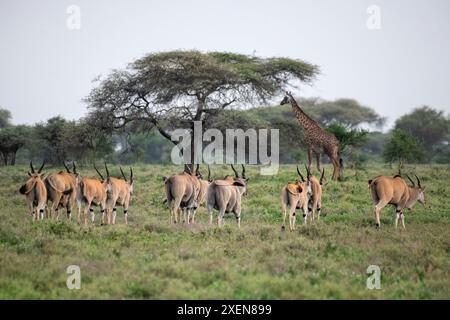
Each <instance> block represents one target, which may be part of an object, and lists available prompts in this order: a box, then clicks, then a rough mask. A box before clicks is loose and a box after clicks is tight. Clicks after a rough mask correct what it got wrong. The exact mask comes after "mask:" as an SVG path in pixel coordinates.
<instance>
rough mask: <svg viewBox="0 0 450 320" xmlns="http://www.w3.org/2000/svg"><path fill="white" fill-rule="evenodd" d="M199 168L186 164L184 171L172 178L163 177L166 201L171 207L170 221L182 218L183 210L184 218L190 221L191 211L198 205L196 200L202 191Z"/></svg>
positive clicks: (175, 221) (176, 221)
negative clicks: (193, 168)
mask: <svg viewBox="0 0 450 320" xmlns="http://www.w3.org/2000/svg"><path fill="white" fill-rule="evenodd" d="M197 170H198V166H197ZM197 170H195V171H193V170H191V168H190V166H188V165H185V166H184V172H183V173H179V174H176V175H173V176H171V177H170V178H167V177H163V181H164V188H165V191H166V201H167V203H168V205H169V208H170V221H173V222H174V223H178V220H181V211H183V220H184V221H187V223H189V222H190V221H189V220H190V219H189V218H190V214H191V211H192V210H193V208H195V207H198V204H197V203H196V201H197V198H198V193H199V191H200V182H199V179H198V178H197V176H196V171H197ZM186 213H187V219H186Z"/></svg>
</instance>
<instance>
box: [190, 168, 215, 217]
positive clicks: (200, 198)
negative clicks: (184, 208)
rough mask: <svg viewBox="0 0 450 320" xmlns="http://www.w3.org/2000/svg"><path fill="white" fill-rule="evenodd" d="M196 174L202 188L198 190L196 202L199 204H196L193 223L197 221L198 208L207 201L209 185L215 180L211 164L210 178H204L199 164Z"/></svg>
mask: <svg viewBox="0 0 450 320" xmlns="http://www.w3.org/2000/svg"><path fill="white" fill-rule="evenodd" d="M195 175H196V176H197V178H198V179H199V182H200V190H199V192H198V196H197V200H196V202H195V204H196V205H197V206H195V207H194V208H193V212H192V219H191V223H195V215H196V213H197V209H198V207H200V206H201V205H203V203H205V200H206V192H207V191H208V187H209V186H210V184H211V182H212V181H213V179H212V178H211V169H210V167H209V165H208V179H207V180H205V179H203V175H202V174H201V172H200V170H199V167H198V166H197V170H196V173H195Z"/></svg>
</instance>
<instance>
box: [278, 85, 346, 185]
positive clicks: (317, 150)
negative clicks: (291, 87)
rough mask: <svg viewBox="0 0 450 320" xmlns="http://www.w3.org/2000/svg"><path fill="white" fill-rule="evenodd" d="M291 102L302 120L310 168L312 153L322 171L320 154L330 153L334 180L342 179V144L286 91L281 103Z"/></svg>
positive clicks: (297, 115) (299, 120) (298, 118)
mask: <svg viewBox="0 0 450 320" xmlns="http://www.w3.org/2000/svg"><path fill="white" fill-rule="evenodd" d="M287 103H290V104H291V106H292V110H293V112H294V114H295V117H296V118H297V120H298V122H300V124H301V126H302V127H303V131H304V138H303V142H304V143H305V145H306V147H307V151H308V170H311V162H312V159H311V158H312V154H313V153H314V155H315V156H316V161H317V169H318V170H319V172H321V167H320V156H321V154H322V153H325V154H327V155H328V157H329V158H330V160H331V163H332V164H333V167H334V170H333V178H332V179H333V180H338V179H341V174H342V169H343V163H342V158H341V155H340V145H339V141H338V139H336V136H335V135H334V134H332V133H330V132H327V131H325V130H323V129H322V128H321V127H320V125H319V124H318V123H317V122H316V121H314V120H313V119H311V118H310V117H309V116H308V115H307V114H306V113H305V112H304V111H303V110H302V109H301V108H300V107H299V105H298V104H297V101H295V99H294V97H293V96H292V94H291V93H290V92H286V96H285V97H284V99H283V101H281V103H280V105H284V104H287Z"/></svg>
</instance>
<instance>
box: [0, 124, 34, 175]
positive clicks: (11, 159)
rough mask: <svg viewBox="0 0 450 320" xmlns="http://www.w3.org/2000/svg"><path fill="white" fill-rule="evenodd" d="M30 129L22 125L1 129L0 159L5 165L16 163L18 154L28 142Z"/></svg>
mask: <svg viewBox="0 0 450 320" xmlns="http://www.w3.org/2000/svg"><path fill="white" fill-rule="evenodd" d="M30 131H31V130H30V128H29V127H27V126H20V125H19V126H8V127H6V128H3V129H0V159H1V162H2V163H3V164H4V165H5V166H6V165H8V164H9V165H15V164H16V154H17V152H18V151H19V149H21V148H22V147H24V146H25V144H26V143H27V141H28V137H29V134H30Z"/></svg>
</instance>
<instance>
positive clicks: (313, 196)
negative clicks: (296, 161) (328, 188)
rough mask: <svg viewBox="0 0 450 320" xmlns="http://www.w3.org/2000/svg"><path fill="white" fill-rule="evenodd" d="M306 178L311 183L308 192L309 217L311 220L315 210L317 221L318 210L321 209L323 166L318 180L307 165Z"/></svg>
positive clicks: (323, 180)
mask: <svg viewBox="0 0 450 320" xmlns="http://www.w3.org/2000/svg"><path fill="white" fill-rule="evenodd" d="M305 167H306V166H305ZM306 179H307V180H308V181H309V182H310V184H311V193H310V194H309V200H308V213H309V219H310V221H311V222H313V221H314V218H315V215H316V212H317V221H319V220H320V211H321V210H322V187H323V186H324V182H325V168H322V174H321V176H320V180H319V179H317V178H316V177H315V176H313V175H312V173H311V171H309V169H308V167H306Z"/></svg>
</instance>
